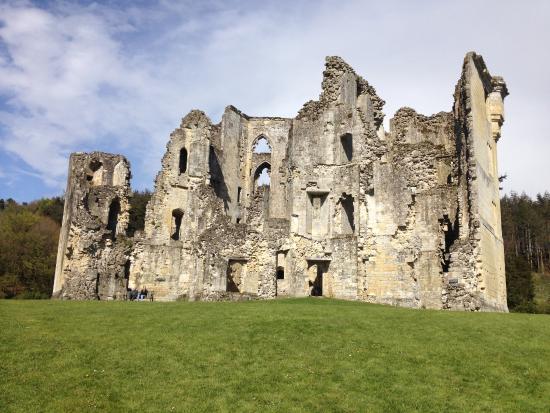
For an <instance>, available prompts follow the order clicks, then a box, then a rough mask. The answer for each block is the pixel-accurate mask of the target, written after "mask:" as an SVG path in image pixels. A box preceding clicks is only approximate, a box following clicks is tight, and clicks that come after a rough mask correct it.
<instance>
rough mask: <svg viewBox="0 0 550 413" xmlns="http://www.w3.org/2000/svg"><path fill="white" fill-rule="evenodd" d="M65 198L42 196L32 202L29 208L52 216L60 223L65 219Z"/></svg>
mask: <svg viewBox="0 0 550 413" xmlns="http://www.w3.org/2000/svg"><path fill="white" fill-rule="evenodd" d="M64 203H65V202H64V200H63V198H62V197H59V196H58V197H55V198H42V199H39V200H38V201H34V202H31V203H30V204H29V206H28V207H29V209H30V210H31V211H33V212H36V213H38V214H40V215H43V216H45V217H50V218H51V219H53V220H54V221H55V222H57V223H58V224H59V225H61V222H62V221H63V207H64Z"/></svg>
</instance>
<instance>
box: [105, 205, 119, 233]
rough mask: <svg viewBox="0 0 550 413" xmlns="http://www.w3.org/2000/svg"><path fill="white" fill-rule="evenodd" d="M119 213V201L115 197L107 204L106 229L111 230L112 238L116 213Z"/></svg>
mask: <svg viewBox="0 0 550 413" xmlns="http://www.w3.org/2000/svg"><path fill="white" fill-rule="evenodd" d="M119 214H120V201H119V200H118V198H115V199H114V200H113V202H111V205H110V206H109V216H108V218H107V229H108V230H109V231H111V234H112V237H113V239H115V238H116V227H117V225H118V215H119Z"/></svg>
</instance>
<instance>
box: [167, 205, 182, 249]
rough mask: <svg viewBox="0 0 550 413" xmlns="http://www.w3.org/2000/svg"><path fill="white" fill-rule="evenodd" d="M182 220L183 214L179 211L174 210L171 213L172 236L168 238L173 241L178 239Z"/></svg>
mask: <svg viewBox="0 0 550 413" xmlns="http://www.w3.org/2000/svg"><path fill="white" fill-rule="evenodd" d="M182 218H183V212H182V211H181V210H179V209H175V210H173V211H172V235H171V236H170V238H172V239H173V240H174V241H178V240H179V239H180V231H181V220H182Z"/></svg>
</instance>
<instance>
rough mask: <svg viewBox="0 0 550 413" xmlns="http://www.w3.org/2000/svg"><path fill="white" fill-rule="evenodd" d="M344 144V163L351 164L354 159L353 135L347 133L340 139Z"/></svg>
mask: <svg viewBox="0 0 550 413" xmlns="http://www.w3.org/2000/svg"><path fill="white" fill-rule="evenodd" d="M340 143H341V144H342V162H346V161H347V162H349V161H351V160H352V158H353V137H352V136H351V133H345V134H344V135H342V136H341V137H340Z"/></svg>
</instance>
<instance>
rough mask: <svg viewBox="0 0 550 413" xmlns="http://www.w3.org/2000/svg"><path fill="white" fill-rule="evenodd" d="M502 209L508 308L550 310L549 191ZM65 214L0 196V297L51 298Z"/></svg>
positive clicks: (56, 204) (504, 202)
mask: <svg viewBox="0 0 550 413" xmlns="http://www.w3.org/2000/svg"><path fill="white" fill-rule="evenodd" d="M150 198H151V192H150V191H147V190H145V191H134V193H133V196H132V197H131V198H130V206H131V209H130V220H129V225H128V231H127V232H128V235H129V236H133V235H134V234H135V232H136V231H140V230H143V226H144V221H145V209H146V206H147V202H148V201H149V199H150ZM501 213H502V234H503V238H504V253H505V257H506V283H507V291H508V306H509V308H510V310H512V311H524V312H550V302H545V303H543V305H541V304H540V302H539V303H538V304H537V302H536V300H535V290H536V287H537V285H536V282H535V281H536V280H535V278H534V276H533V274H535V273H539V274H543V277H548V278H547V279H548V287H549V288H550V193H548V192H546V193H544V194H543V195H540V194H539V195H537V196H536V197H535V198H534V199H531V198H530V197H528V196H527V195H525V194H522V195H518V194H516V193H511V194H510V195H505V196H504V197H503V198H502V199H501ZM62 218H63V198H62V197H54V198H44V199H40V200H38V201H34V202H31V203H28V204H27V203H22V204H18V203H17V202H15V201H14V200H12V199H8V200H4V199H0V298H14V297H15V298H48V297H50V294H51V291H52V287H53V276H54V272H55V261H56V256H57V242H58V238H59V230H60V228H61V221H62ZM544 274H546V275H544ZM539 278H540V277H539ZM537 280H538V279H537ZM549 294H550V291H549ZM539 301H540V300H539ZM546 301H548V298H547V299H546Z"/></svg>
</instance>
